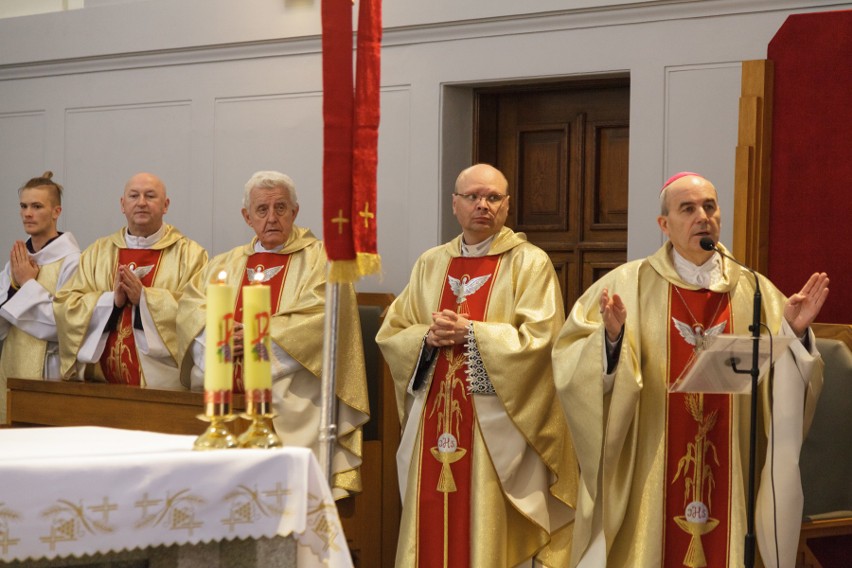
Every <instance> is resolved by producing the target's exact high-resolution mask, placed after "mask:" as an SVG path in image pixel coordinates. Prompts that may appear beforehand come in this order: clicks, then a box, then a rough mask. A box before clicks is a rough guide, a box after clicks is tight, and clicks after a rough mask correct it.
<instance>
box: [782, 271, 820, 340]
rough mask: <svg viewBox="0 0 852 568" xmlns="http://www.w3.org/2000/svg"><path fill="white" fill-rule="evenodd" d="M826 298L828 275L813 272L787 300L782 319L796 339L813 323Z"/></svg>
mask: <svg viewBox="0 0 852 568" xmlns="http://www.w3.org/2000/svg"><path fill="white" fill-rule="evenodd" d="M826 298H828V275H827V274H826V273H825V272H814V273H813V274H811V277H810V278H808V281H807V282H806V283H805V285H804V286H803V287H802V289H801V290H800V291H799V292H798V293H797V294H793V295H792V296H790V297H789V298H788V299H787V303H786V304H784V319H785V320H787V323H788V324H790V327H791V328H792V329H793V332H794V333H795V334H796V335H797V336H798V337H801V336H802V334H803V333H805V331H807V329H808V328H809V327H810V326H811V324H812V323H813V322H814V320H815V319H816V317H817V316H818V315H819V311H820V310H821V309H822V305H823V304H824V303H825V300H826Z"/></svg>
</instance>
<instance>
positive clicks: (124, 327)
mask: <svg viewBox="0 0 852 568" xmlns="http://www.w3.org/2000/svg"><path fill="white" fill-rule="evenodd" d="M160 252H161V251H158V250H150V249H120V250H119V251H118V261H117V264H116V266H115V270H116V271H118V267H119V265H122V264H123V265H126V266H127V267H128V268H130V270H131V271H133V273H134V274H135V275H136V277H137V278H139V280H141V281H142V286H144V287H145V288H148V287H149V286H151V284H152V283H153V282H154V277H155V276H156V274H157V267H158V266H159V265H160ZM134 309H136V306H134V305H133V304H131V303H130V302H129V301H128V302H127V303H126V304H125V305H124V307H123V308H122V309H121V316H120V317H119V318H118V323H116V326H115V329H112V330H110V332H109V334H108V335H107V340H106V347H104V352H103V354H102V355H101V361H100V364H101V372H102V373H103V375H104V378H106V381H107V382H108V383H113V384H116V385H130V386H134V387H138V386H141V385H143V384H144V382H143V380H142V367H141V366H140V365H139V356H138V355H137V352H136V339H135V338H134V337H133V310H134Z"/></svg>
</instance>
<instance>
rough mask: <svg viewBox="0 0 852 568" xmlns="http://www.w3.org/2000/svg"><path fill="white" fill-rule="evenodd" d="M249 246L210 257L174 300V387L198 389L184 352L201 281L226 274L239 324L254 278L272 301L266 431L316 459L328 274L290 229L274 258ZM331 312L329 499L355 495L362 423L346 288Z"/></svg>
mask: <svg viewBox="0 0 852 568" xmlns="http://www.w3.org/2000/svg"><path fill="white" fill-rule="evenodd" d="M256 243H257V238H254V239H252V241H251V242H250V243H248V244H246V245H242V246H239V247H236V248H234V249H232V250H230V251H228V252H225V253H222V254H220V255H217V256H216V257H214V258H212V259H211V260H210V262H209V263H208V264H207V269H206V270H205V271H204V272H203V273H200V274H198V276H197V277H196V278H195V279H194V280H193V281H192V283H191V284H190V285H189V286H187V289H186V290H185V292H184V294H183V296H182V297H181V301H180V305H179V309H178V316H177V329H178V351H179V356H178V361H180V362H181V381H182V383H183V384H184V385H185V386H187V387H191V388H192V389H193V390H196V389H199V390H200V389H201V388H203V375H204V373H203V371H202V370H201V369H200V368H199V367H198V366H197V365H196V364H195V361H194V360H193V356H192V346H193V343H194V342H195V340H196V338H197V337H198V336H199V334H201V333H202V332H203V331H204V326H205V323H206V306H207V303H206V290H207V283H208V282H210V281H211V279H212V278H214V277H215V276H216V275H218V274H219V273H220V272H222V271H224V272H225V273H226V274H227V280H226V282H227V284H229V285H231V286H233V288H234V298H233V302H234V306H235V307H236V313H235V319H236V320H237V321H242V319H243V316H242V299H241V293H240V291H241V288H242V286H243V285H247V284H248V283H249V282H251V281H253V277H254V275H255V274H256V273H258V272H260V273H262V274H263V275H264V279H265V283H266V284H268V285H269V286H270V292H271V300H272V318H271V321H270V326H269V327H270V330H269V331H270V336H271V339H272V351H273V353H272V354H271V357H270V360H271V362H272V407H273V410H274V411H275V413H276V414H277V416H276V417H275V419H274V420H273V425H274V426H275V431H276V433H277V434H278V435H279V436H280V437H281V440H282V441H283V442H284V445H285V446H299V447H305V448H310V449H311V450H313V451H314V453H317V452H318V451H319V424H320V407H321V402H322V401H321V392H320V377H321V376H322V353H323V327H324V321H325V283H326V271H327V268H328V260H327V258H326V255H325V248H324V247H323V244H322V242H320V241H319V240H317V238H316V237H315V236H314V235H313V234H312V233H311V231H309V230H308V229H305V228H302V227H298V226H295V225H294V226H293V230H292V232H291V233H290V237H289V238H288V239H287V242H286V243H284V247H283V248H282V249H281V250H280V251H278V252H257V251H255V244H256ZM339 306H340V308H339V309H340V316H339V322H338V326H339V333H338V346H337V366H336V368H337V380H336V384H335V394H336V396H337V401H338V410H337V412H338V420H337V436H338V437H337V446H336V447H335V450H334V452H333V456H332V470H333V478H332V481H331V483H330V485H331V487H332V491H333V493H334V496H335V498H341V497H345V496H346V495H348V494H349V493H352V492H358V491H360V490H361V474H360V466H361V451H362V425H363V424H364V423H365V422H366V421H367V420H368V419H369V413H370V408H369V402H368V399H367V379H366V372H365V369H364V348H363V345H362V343H361V325H360V320H359V318H358V304H357V301H356V298H355V290H354V288H353V287H352V285H351V284H341V285H340V297H339ZM276 352H278V353H282V352H283V354H284V355H283V358H284V359H286V360H283V361H282V360H279V359H278V358H277V357H276V356H275V353H276ZM202 358H203V355H202ZM235 366H236V365H235ZM238 388H239V387H238Z"/></svg>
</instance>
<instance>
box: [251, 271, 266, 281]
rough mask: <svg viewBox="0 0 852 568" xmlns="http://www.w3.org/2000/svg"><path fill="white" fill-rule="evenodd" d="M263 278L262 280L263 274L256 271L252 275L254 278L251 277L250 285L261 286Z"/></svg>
mask: <svg viewBox="0 0 852 568" xmlns="http://www.w3.org/2000/svg"><path fill="white" fill-rule="evenodd" d="M263 278H264V275H263V272H261V271H259V270H258V271H257V272H255V273H254V276H253V277H252V280H253V282H252V284H263Z"/></svg>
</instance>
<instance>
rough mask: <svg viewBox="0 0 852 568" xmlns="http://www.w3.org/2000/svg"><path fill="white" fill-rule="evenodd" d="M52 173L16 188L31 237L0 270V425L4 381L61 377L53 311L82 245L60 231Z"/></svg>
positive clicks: (59, 188)
mask: <svg viewBox="0 0 852 568" xmlns="http://www.w3.org/2000/svg"><path fill="white" fill-rule="evenodd" d="M52 177H53V172H45V173H44V174H42V175H41V176H40V177H35V178H32V179H31V180H29V181H28V182H27V183H25V184H24V185H23V187H21V188H20V189H19V190H18V197H19V202H20V213H21V221H22V222H23V225H24V231H25V232H26V233H27V235H29V239H27V241H26V242H24V241H16V242H15V244H14V245H13V246H12V250H11V251H10V253H9V262H7V263H6V265H5V266H4V267H3V271H2V272H0V340H2V346H3V347H2V349H3V350H2V353H0V424H3V423H5V422H6V379H7V378H8V377H15V378H19V379H38V380H41V379H46V380H58V379H59V338H58V336H57V334H56V318H55V316H54V313H53V296H54V295H55V294H56V290H58V289H59V288H61V287H62V285H63V284H65V282H67V281H68V279H69V278H70V277H71V275H73V274H74V271H75V270H77V263H78V262H79V260H80V247H79V246H78V245H77V241H76V240H75V239H74V235H72V234H71V233H68V232H65V233H60V232H59V231H58V230H57V228H56V222H57V220H58V219H59V215H60V214H61V212H62V186H61V185H59V184H58V183H56V182H55V181H53V179H52Z"/></svg>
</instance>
